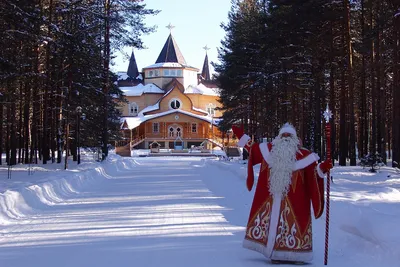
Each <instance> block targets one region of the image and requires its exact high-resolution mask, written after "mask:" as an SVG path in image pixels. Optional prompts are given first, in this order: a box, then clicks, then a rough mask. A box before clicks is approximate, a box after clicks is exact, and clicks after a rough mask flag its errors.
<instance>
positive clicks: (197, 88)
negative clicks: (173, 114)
mask: <svg viewBox="0 0 400 267" xmlns="http://www.w3.org/2000/svg"><path fill="white" fill-rule="evenodd" d="M185 94H200V95H210V96H219V89H218V88H208V87H206V86H205V85H204V84H202V83H200V84H198V85H189V86H188V87H187V88H186V89H185Z"/></svg>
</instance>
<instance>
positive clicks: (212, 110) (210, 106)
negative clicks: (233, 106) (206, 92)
mask: <svg viewBox="0 0 400 267" xmlns="http://www.w3.org/2000/svg"><path fill="white" fill-rule="evenodd" d="M206 109H207V113H208V115H209V116H215V105H214V104H213V103H210V104H208V105H207V106H206Z"/></svg>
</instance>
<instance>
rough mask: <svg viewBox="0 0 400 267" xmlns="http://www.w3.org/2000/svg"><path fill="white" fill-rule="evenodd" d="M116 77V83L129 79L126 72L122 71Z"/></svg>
mask: <svg viewBox="0 0 400 267" xmlns="http://www.w3.org/2000/svg"><path fill="white" fill-rule="evenodd" d="M117 75H118V81H120V80H126V79H128V78H129V76H128V74H126V72H124V71H118V73H117Z"/></svg>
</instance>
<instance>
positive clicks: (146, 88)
mask: <svg viewBox="0 0 400 267" xmlns="http://www.w3.org/2000/svg"><path fill="white" fill-rule="evenodd" d="M119 89H120V90H121V91H122V92H123V93H124V95H126V96H141V95H142V94H146V93H151V94H164V91H163V90H161V89H160V88H159V87H158V86H157V85H155V84H153V83H149V84H146V85H143V84H141V83H140V84H138V85H136V86H124V87H120V88H119Z"/></svg>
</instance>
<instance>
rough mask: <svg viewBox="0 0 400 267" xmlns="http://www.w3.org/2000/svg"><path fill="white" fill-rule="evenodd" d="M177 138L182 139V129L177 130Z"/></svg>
mask: <svg viewBox="0 0 400 267" xmlns="http://www.w3.org/2000/svg"><path fill="white" fill-rule="evenodd" d="M176 136H179V137H181V136H182V133H181V128H179V127H178V128H176Z"/></svg>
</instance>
